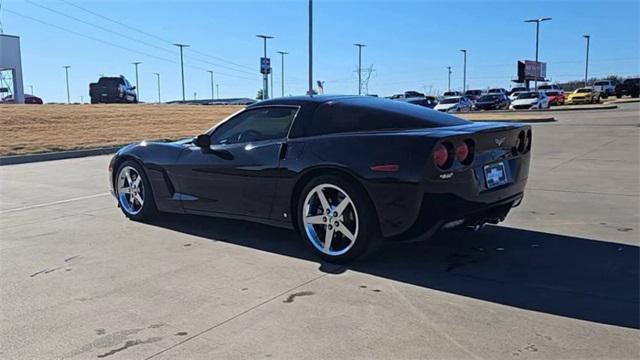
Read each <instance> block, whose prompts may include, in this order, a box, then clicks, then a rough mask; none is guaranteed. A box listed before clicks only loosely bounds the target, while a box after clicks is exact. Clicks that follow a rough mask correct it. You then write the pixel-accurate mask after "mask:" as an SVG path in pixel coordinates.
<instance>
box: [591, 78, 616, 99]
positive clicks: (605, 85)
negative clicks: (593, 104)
mask: <svg viewBox="0 0 640 360" xmlns="http://www.w3.org/2000/svg"><path fill="white" fill-rule="evenodd" d="M593 91H594V92H599V93H600V96H601V97H603V98H606V97H608V96H611V95H614V94H615V93H616V83H615V82H614V81H613V80H601V81H596V82H594V83H593Z"/></svg>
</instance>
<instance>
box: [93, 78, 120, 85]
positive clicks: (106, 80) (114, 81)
mask: <svg viewBox="0 0 640 360" xmlns="http://www.w3.org/2000/svg"><path fill="white" fill-rule="evenodd" d="M121 83H122V79H118V78H100V80H98V85H101V86H118V85H120V84H121Z"/></svg>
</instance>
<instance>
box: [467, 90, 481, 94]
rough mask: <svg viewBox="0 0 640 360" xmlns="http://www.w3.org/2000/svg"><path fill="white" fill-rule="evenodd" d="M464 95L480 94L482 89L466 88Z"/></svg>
mask: <svg viewBox="0 0 640 360" xmlns="http://www.w3.org/2000/svg"><path fill="white" fill-rule="evenodd" d="M464 94H465V95H482V90H467V92H465V93H464Z"/></svg>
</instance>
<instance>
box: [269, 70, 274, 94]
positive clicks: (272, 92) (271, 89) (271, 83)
mask: <svg viewBox="0 0 640 360" xmlns="http://www.w3.org/2000/svg"><path fill="white" fill-rule="evenodd" d="M269 81H270V85H269V89H270V90H269V91H271V96H274V97H275V96H276V95H275V94H276V92H275V91H274V90H273V70H271V73H270V74H269Z"/></svg>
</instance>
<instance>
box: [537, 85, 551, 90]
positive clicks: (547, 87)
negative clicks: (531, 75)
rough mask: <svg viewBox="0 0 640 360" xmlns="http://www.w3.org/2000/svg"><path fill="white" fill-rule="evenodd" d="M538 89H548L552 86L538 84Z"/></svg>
mask: <svg viewBox="0 0 640 360" xmlns="http://www.w3.org/2000/svg"><path fill="white" fill-rule="evenodd" d="M538 89H540V90H549V89H553V86H551V85H540V86H538Z"/></svg>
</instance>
